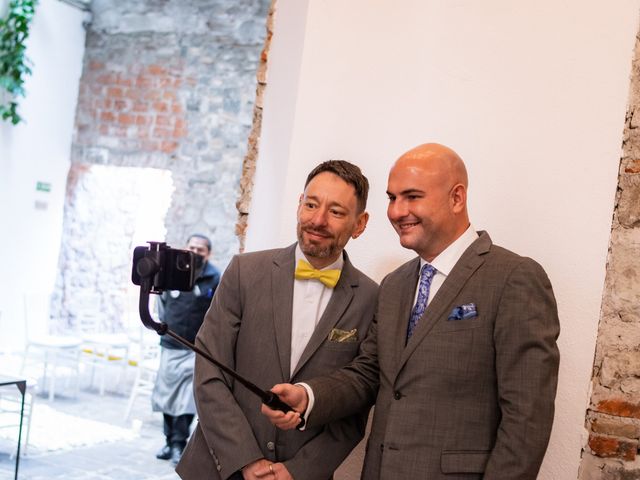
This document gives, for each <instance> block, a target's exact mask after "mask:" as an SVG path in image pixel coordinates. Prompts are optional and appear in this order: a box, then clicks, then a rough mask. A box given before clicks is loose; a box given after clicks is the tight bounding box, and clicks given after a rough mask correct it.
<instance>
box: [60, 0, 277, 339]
mask: <svg viewBox="0 0 640 480" xmlns="http://www.w3.org/2000/svg"><path fill="white" fill-rule="evenodd" d="M270 3H271V0H163V1H162V2H157V1H152V0H143V1H141V2H133V3H131V2H122V1H119V0H101V6H102V5H104V7H105V8H104V9H103V8H100V9H96V12H95V13H94V17H93V18H92V22H91V24H90V25H89V26H88V29H87V41H86V48H85V56H84V61H85V64H84V70H83V73H82V79H81V83H80V89H79V98H78V107H77V116H76V128H75V136H74V139H73V146H72V158H71V161H72V162H73V163H78V162H89V163H93V162H95V163H100V164H101V165H107V166H109V167H119V166H122V167H129V166H140V167H152V168H157V169H167V170H170V171H171V172H172V174H173V178H174V179H177V181H176V184H175V187H176V189H175V192H174V193H173V197H172V199H171V207H170V210H169V212H168V213H167V216H166V229H167V240H168V241H169V242H170V243H172V244H180V243H182V242H183V241H184V236H185V235H186V234H188V233H189V231H190V230H204V231H205V233H209V234H211V236H212V240H213V241H214V242H215V244H216V258H215V260H214V261H215V262H216V263H218V265H219V266H220V267H224V265H225V264H226V262H227V261H228V260H229V259H230V258H231V256H232V255H233V254H235V253H237V252H238V248H239V243H238V240H237V238H236V237H235V236H234V233H233V232H234V230H233V229H234V223H235V221H236V216H237V214H236V212H235V211H234V209H233V208H224V209H211V208H209V207H208V205H207V204H206V202H204V201H199V202H193V199H194V198H200V199H202V198H207V195H209V194H210V191H211V189H212V188H213V189H215V191H216V192H218V193H219V194H220V195H221V196H224V197H226V198H233V197H234V196H235V195H237V185H238V182H239V180H240V178H241V174H242V164H243V159H244V156H245V154H246V151H247V139H246V134H247V131H248V130H249V129H250V128H251V118H252V115H251V113H252V110H251V109H252V105H251V102H249V101H247V99H251V98H253V96H254V95H255V89H256V85H255V78H254V76H255V69H256V67H257V64H258V63H259V59H260V50H261V49H262V47H263V46H264V36H263V32H260V31H259V29H254V28H246V25H253V24H255V22H264V12H266V11H267V10H268V8H269V4H270ZM149 9H153V15H146V13H145V12H147V11H149ZM106 11H109V15H104V16H103V15H101V12H106ZM212 12H215V13H212ZM145 15H146V16H145ZM203 15H205V16H208V15H212V17H211V18H212V19H214V16H215V19H214V21H213V22H208V21H207V19H204V21H203ZM105 22H106V23H107V24H105ZM110 22H112V23H111V24H109V23H110ZM130 22H131V23H130ZM142 22H145V23H144V29H143V30H140V29H139V26H140V25H141V24H142ZM132 27H133V28H132ZM167 27H169V28H170V29H175V31H168V30H167ZM98 64H101V66H100V68H98ZM98 78H100V82H103V83H100V82H99V81H98ZM160 85H162V87H161V86H160ZM116 89H117V90H116ZM116 101H118V103H117V107H116V103H115V102H116ZM122 102H124V103H122ZM226 103H233V104H234V105H237V104H238V103H239V104H240V106H239V108H237V109H236V111H234V112H228V113H227V114H228V115H229V118H228V124H229V126H230V128H211V126H212V125H215V124H216V123H217V122H218V121H219V120H218V118H217V115H218V112H217V111H214V109H213V108H208V106H210V105H212V106H215V105H223V104H226ZM154 104H156V105H154ZM187 104H188V105H189V108H187ZM158 106H160V108H159V109H157V108H156V107H158ZM187 112H188V116H189V117H188V129H187V122H186V114H187ZM103 114H104V115H105V117H104V118H105V120H102V119H101V116H102V115H103ZM119 114H125V115H130V116H131V118H135V123H131V124H129V120H128V119H129V117H123V119H125V118H127V120H126V121H125V123H120V122H119V118H120V117H119ZM156 115H164V116H166V117H168V118H169V122H166V121H165V122H163V121H162V120H160V122H159V123H168V124H167V125H157V124H156ZM207 145H211V146H215V151H213V152H212V151H211V148H207V147H206V146H207ZM177 152H180V154H181V155H180V157H179V158H177V157H176V153H177ZM219 158H225V160H228V161H225V162H221V164H220V165H218V166H217V171H216V172H215V173H216V174H215V175H214V174H213V173H212V171H211V161H212V159H219ZM249 161H250V162H253V160H249ZM218 173H219V175H218ZM191 179H200V180H202V179H206V182H205V183H202V182H201V183H195V184H194V186H192V187H191V188H186V187H187V185H190V184H191ZM125 184H126V183H125ZM114 203H117V202H114ZM131 203H132V202H126V201H124V202H122V205H130V204H131ZM73 209H74V206H73V205H65V226H64V233H63V238H62V245H63V246H62V249H63V251H61V255H60V258H61V265H60V269H59V272H60V274H59V275H60V277H59V278H58V280H59V281H57V287H56V290H58V291H59V292H60V293H62V294H63V295H58V297H59V298H79V297H80V295H78V292H77V287H73V286H74V285H82V286H84V287H85V288H90V289H92V290H94V291H100V292H101V295H102V296H103V297H105V298H111V297H113V298H114V299H115V300H116V301H113V302H112V301H109V302H108V306H107V307H105V305H104V304H103V305H102V306H103V307H104V308H103V309H102V310H101V311H103V313H104V318H105V323H108V326H109V327H112V326H113V325H118V324H119V322H120V323H121V321H122V318H124V315H123V314H122V312H119V311H118V309H119V308H121V305H122V303H123V302H122V301H119V300H118V299H119V298H120V297H121V295H122V293H121V291H120V290H118V291H115V290H114V289H113V288H99V285H98V284H97V280H96V279H97V278H98V275H96V274H95V272H96V271H99V272H108V273H105V275H109V274H113V275H114V276H115V275H116V271H115V269H113V268H112V265H102V264H100V262H98V263H94V264H92V265H90V266H89V265H86V264H83V266H82V270H83V271H78V269H79V265H80V264H79V262H77V261H73V259H74V258H77V256H78V255H82V254H83V252H84V251H86V244H87V243H88V241H85V242H84V244H82V242H81V241H80V240H78V241H76V240H75V239H77V238H78V237H77V236H76V235H74V233H75V232H77V231H79V230H78V223H74V217H75V216H74V210H73ZM123 209H124V207H123ZM185 209H189V210H190V214H189V215H182V213H181V212H184V211H185ZM78 210H82V209H78ZM114 218H115V217H114ZM187 218H188V220H187ZM124 236H126V235H124ZM87 238H89V237H87ZM69 239H73V241H68V240H69ZM121 243H122V242H121ZM104 258H107V256H104ZM69 259H70V260H69ZM128 260H130V259H128ZM128 260H126V259H125V260H124V261H122V262H121V264H122V265H123V266H125V265H126V264H127V263H128ZM125 268H126V266H125ZM85 269H86V270H87V271H88V270H92V274H90V275H88V276H83V275H84V274H85V272H84V270H85ZM128 273H129V272H125V273H124V275H128ZM118 275H119V274H118ZM118 278H119V277H118ZM123 278H124V277H123ZM119 283H121V282H119V281H109V284H110V285H116V284H119ZM70 286H71V287H70ZM103 286H104V285H103ZM54 303H55V302H54ZM52 312H55V313H59V314H60V315H56V318H60V319H69V318H78V316H79V314H80V313H81V312H74V311H72V307H69V306H68V305H67V304H62V303H60V304H59V306H58V307H56V306H55V305H54V307H53V308H52ZM62 321H64V320H61V322H62Z"/></svg>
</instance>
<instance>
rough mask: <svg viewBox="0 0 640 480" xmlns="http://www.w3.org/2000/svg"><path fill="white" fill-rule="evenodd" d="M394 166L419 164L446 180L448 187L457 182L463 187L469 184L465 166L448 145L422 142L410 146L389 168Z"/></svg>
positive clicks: (403, 166)
mask: <svg viewBox="0 0 640 480" xmlns="http://www.w3.org/2000/svg"><path fill="white" fill-rule="evenodd" d="M396 166H400V167H401V168H411V167H412V166H414V167H417V166H420V167H422V168H424V169H426V170H428V171H429V172H431V174H433V175H439V176H441V179H442V180H443V181H444V180H446V185H447V186H449V187H453V186H454V185H455V184H457V183H460V184H462V185H464V187H465V189H466V188H468V186H469V178H468V177H467V168H466V167H465V166H464V162H463V161H462V159H461V158H460V156H459V155H458V154H457V153H456V152H454V151H453V150H451V149H450V148H449V147H446V146H444V145H441V144H439V143H423V144H422V145H418V146H417V147H415V148H412V149H411V150H409V151H407V152H405V153H404V154H402V156H401V157H400V158H399V159H398V160H396V162H395V163H394V165H393V167H391V169H392V170H393V169H394V168H396Z"/></svg>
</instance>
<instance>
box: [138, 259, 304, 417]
mask: <svg viewBox="0 0 640 480" xmlns="http://www.w3.org/2000/svg"><path fill="white" fill-rule="evenodd" d="M136 270H137V272H138V274H139V275H140V280H141V281H140V302H139V304H138V306H139V312H140V319H141V320H142V324H143V325H144V326H145V327H147V328H148V329H149V330H155V331H156V332H157V333H158V335H169V336H170V337H171V338H173V339H174V340H176V341H178V342H180V343H181V344H182V345H184V346H185V347H187V348H189V349H190V350H193V351H194V352H196V353H197V354H198V355H200V356H201V357H203V358H206V359H207V360H209V362H211V363H213V364H214V365H215V366H216V367H218V368H219V369H220V370H222V371H223V372H225V373H227V374H228V375H230V376H232V377H233V378H235V379H236V380H237V381H238V382H240V383H241V384H242V385H244V386H245V387H246V388H247V389H249V390H250V391H251V392H253V393H255V394H256V395H257V396H258V397H260V399H261V400H262V403H264V404H265V405H266V406H267V407H269V408H270V409H272V410H280V411H281V412H284V413H287V412H291V411H293V408H291V407H290V406H289V405H287V404H286V403H284V402H283V401H282V400H280V399H279V398H278V396H277V395H276V394H275V393H273V392H268V391H265V390H262V389H261V388H260V387H258V386H257V385H255V384H254V383H252V382H250V381H249V380H247V379H246V378H244V377H243V376H241V375H240V374H238V373H236V372H235V371H234V370H232V369H231V368H229V367H227V366H226V365H224V364H222V363H220V362H219V361H218V360H216V359H215V358H213V357H212V356H211V355H209V354H208V353H207V352H205V351H203V350H201V349H200V348H198V347H196V346H195V345H194V344H193V343H191V342H190V341H188V340H186V339H184V338H182V337H181V336H180V335H178V334H177V333H174V332H172V331H171V330H170V329H169V326H168V325H167V324H166V323H164V322H162V323H160V322H156V321H155V320H154V319H153V318H152V317H151V314H150V313H149V292H150V291H151V290H152V288H153V281H152V279H153V276H154V275H155V274H156V273H157V272H158V270H159V267H158V264H157V263H156V262H155V261H154V260H152V259H150V258H146V257H145V258H142V259H140V260H139V261H138V264H137V265H136ZM303 426H304V419H303V418H300V424H299V425H298V427H297V428H298V429H300V428H302V427H303Z"/></svg>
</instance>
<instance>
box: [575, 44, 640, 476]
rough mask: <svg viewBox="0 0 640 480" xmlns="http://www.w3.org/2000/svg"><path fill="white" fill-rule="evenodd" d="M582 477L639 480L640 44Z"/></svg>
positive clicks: (597, 347) (602, 314)
mask: <svg viewBox="0 0 640 480" xmlns="http://www.w3.org/2000/svg"><path fill="white" fill-rule="evenodd" d="M586 429H587V441H586V443H587V444H586V445H585V446H584V449H583V452H582V463H581V467H580V475H579V479H580V480H631V479H635V480H637V479H640V457H639V455H638V446H639V441H640V39H638V38H636V48H635V54H634V61H633V66H632V76H631V88H630V94H629V106H628V111H627V115H626V119H625V127H624V134H623V148H622V159H621V161H620V172H619V177H618V191H617V194H616V203H615V210H614V217H613V226H612V230H611V241H610V251H609V257H608V262H607V274H606V279H605V288H604V295H603V302H602V311H601V318H600V326H599V331H598V340H597V346H596V354H595V361H594V368H593V380H592V395H591V401H590V404H589V408H588V410H587V415H586Z"/></svg>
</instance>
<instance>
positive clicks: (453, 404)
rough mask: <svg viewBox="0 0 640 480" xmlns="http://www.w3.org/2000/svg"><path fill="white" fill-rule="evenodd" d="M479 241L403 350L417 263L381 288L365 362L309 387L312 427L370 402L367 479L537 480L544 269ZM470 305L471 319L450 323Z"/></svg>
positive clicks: (545, 379) (543, 417) (553, 363)
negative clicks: (473, 311)
mask: <svg viewBox="0 0 640 480" xmlns="http://www.w3.org/2000/svg"><path fill="white" fill-rule="evenodd" d="M480 233H481V234H480V238H478V239H477V240H476V241H475V242H474V243H473V244H472V245H471V246H470V247H469V248H468V249H467V250H466V251H465V253H464V254H463V255H462V257H461V258H460V260H459V261H458V263H457V264H456V265H455V267H454V268H453V270H452V271H451V273H450V274H449V276H448V277H447V279H446V280H445V282H444V284H443V285H442V287H441V288H440V289H439V290H438V293H437V294H436V295H435V297H434V298H433V300H432V301H431V303H430V304H429V306H428V307H427V309H426V311H425V313H424V314H423V316H422V318H421V319H420V322H419V324H418V326H417V329H416V331H415V333H414V334H413V336H412V337H411V339H410V340H409V342H408V343H407V344H406V346H405V338H406V332H407V322H408V318H409V315H410V310H411V308H412V304H413V299H414V295H415V289H416V284H417V279H418V270H419V259H418V258H416V259H414V260H412V261H410V262H408V263H406V264H404V265H402V266H401V267H400V268H398V269H397V270H395V271H394V272H392V273H391V274H389V275H388V276H387V277H386V278H385V279H384V280H383V282H382V283H381V285H380V294H379V300H378V308H377V313H376V321H375V322H374V324H373V325H372V327H371V329H370V331H369V335H368V337H367V339H366V340H365V341H364V342H363V344H362V354H361V355H360V356H358V358H357V359H356V360H355V361H354V362H353V363H352V365H351V366H349V367H348V368H346V369H342V370H340V371H338V372H336V373H335V374H333V375H331V376H329V377H323V378H320V379H316V380H312V381H310V382H308V383H309V384H310V386H311V387H312V389H313V391H314V393H315V395H316V404H315V407H314V409H313V411H312V413H311V414H310V418H309V419H308V420H309V421H308V425H310V426H312V425H315V424H319V423H322V422H325V421H328V420H330V419H332V418H339V417H340V416H341V415H344V414H346V413H351V412H353V411H355V410H357V409H358V408H362V407H363V406H366V405H368V404H370V403H372V402H373V400H374V398H375V399H376V400H375V402H376V407H375V413H374V420H373V425H372V431H371V436H370V437H369V442H368V446H367V454H366V457H365V467H364V471H363V473H362V478H364V479H367V480H372V479H395V478H428V479H429V480H437V479H442V480H444V479H447V480H450V479H460V480H462V479H464V480H470V479H481V478H484V479H485V480H490V479H491V480H494V479H500V480H505V479H509V480H517V479H519V480H534V479H535V478H536V476H537V473H538V470H539V468H540V464H541V462H542V459H543V456H544V453H545V451H546V447H547V443H548V439H549V434H550V431H551V425H552V423H553V414H554V398H555V392H556V384H557V378H558V362H559V353H558V349H557V346H556V339H557V337H558V333H559V321H558V315H557V307H556V302H555V299H554V296H553V292H552V289H551V284H550V282H549V279H548V278H547V275H546V274H545V272H544V271H543V269H542V267H540V266H539V265H538V264H537V263H535V262H534V261H533V260H531V259H529V258H524V257H520V256H518V255H516V254H514V253H512V252H509V251H508V250H505V249H503V248H500V247H498V246H495V245H493V244H492V243H491V239H490V238H489V235H488V234H486V233H485V232H480ZM472 303H473V304H475V306H476V312H477V315H472V316H471V317H470V318H461V319H455V318H456V312H455V310H454V309H455V308H456V307H458V306H461V305H468V304H472ZM452 313H453V315H452ZM458 316H459V315H458ZM450 317H454V318H451V319H450ZM376 394H377V398H376Z"/></svg>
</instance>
